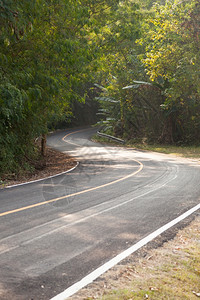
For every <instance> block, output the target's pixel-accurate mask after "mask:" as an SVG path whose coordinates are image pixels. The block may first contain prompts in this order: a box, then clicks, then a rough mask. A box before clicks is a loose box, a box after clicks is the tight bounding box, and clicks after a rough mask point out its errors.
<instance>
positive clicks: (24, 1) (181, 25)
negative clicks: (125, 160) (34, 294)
mask: <svg viewBox="0 0 200 300" xmlns="http://www.w3.org/2000/svg"><path fill="white" fill-rule="evenodd" d="M199 16H200V1H199V0H188V1H187V0H186V1H177V0H168V1H166V3H165V1H163V0H160V1H156V3H155V1H154V0H149V1H145V0H143V1H137V0H124V1H118V0H112V1H111V0H109V1H108V0H98V1H94V0H90V1H88V0H87V1H86V0H79V1H77V0H70V1H66V0H50V1H47V0H38V1H29V0H21V1H15V0H1V1H0V26H1V27H0V28H1V29H0V62H1V63H0V79H1V83H0V149H1V151H0V174H1V173H5V172H7V173H9V172H15V171H17V170H19V169H20V168H21V166H23V168H24V167H25V168H26V167H27V168H28V167H29V161H30V160H31V159H32V158H33V157H34V155H35V144H34V141H35V139H36V138H37V137H39V136H43V137H44V136H45V134H46V133H47V131H48V127H51V128H52V127H53V126H56V124H61V123H62V122H63V121H64V122H65V124H66V123H69V122H72V123H73V124H75V125H81V124H86V123H93V122H95V120H96V111H97V109H98V108H99V105H100V108H99V111H98V114H97V115H98V117H100V116H101V117H102V120H103V123H104V124H107V128H109V130H110V131H111V132H112V133H114V134H116V135H119V136H123V137H125V138H140V139H144V138H145V139H147V140H148V141H159V142H164V143H196V144H197V143H199V138H200V118H199V114H200V78H199V76H200V73H199V70H200V65H199V64H200V63H199V62H200V52H199V49H200V40H199V36H200V20H199ZM22 162H23V164H22Z"/></svg>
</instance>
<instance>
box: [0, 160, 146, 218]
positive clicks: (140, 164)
mask: <svg viewBox="0 0 200 300" xmlns="http://www.w3.org/2000/svg"><path fill="white" fill-rule="evenodd" d="M133 161H135V162H136V163H138V164H139V166H140V167H139V169H138V170H137V171H135V172H133V173H131V174H129V175H127V176H125V177H122V178H119V179H117V180H114V181H111V182H108V183H105V184H102V185H99V186H96V187H93V188H90V189H87V190H83V191H80V192H76V193H73V194H70V195H65V196H62V197H58V198H54V199H51V200H47V201H44V202H39V203H35V204H31V205H28V206H24V207H21V208H17V209H14V210H10V211H5V212H3V213H0V217H3V216H6V215H10V214H13V213H17V212H20V211H24V210H27V209H31V208H35V207H38V206H42V205H45V204H49V203H52V202H58V201H60V200H63V199H67V198H70V197H74V196H78V195H82V194H84V193H88V192H92V191H95V190H98V189H100V188H103V187H107V186H109V185H112V184H115V183H118V182H120V181H123V180H126V179H128V178H130V177H132V176H134V175H136V174H137V173H139V172H140V171H142V169H143V164H142V163H141V162H140V161H138V160H136V159H133Z"/></svg>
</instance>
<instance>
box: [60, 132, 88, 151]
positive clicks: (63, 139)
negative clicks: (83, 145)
mask: <svg viewBox="0 0 200 300" xmlns="http://www.w3.org/2000/svg"><path fill="white" fill-rule="evenodd" d="M88 129H89V128H85V129H80V130H77V131H73V132H70V133H68V134H66V135H65V136H64V137H63V138H62V141H63V142H65V143H68V144H71V145H75V146H78V147H80V145H79V144H76V143H73V142H70V141H66V140H65V138H66V137H68V136H70V135H72V134H75V133H78V132H82V131H87V130H88Z"/></svg>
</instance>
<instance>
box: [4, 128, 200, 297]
mask: <svg viewBox="0 0 200 300" xmlns="http://www.w3.org/2000/svg"><path fill="white" fill-rule="evenodd" d="M94 132H95V129H91V128H85V129H80V130H69V131H67V132H63V131H62V132H57V133H54V134H52V135H51V136H49V138H48V144H49V145H50V146H52V147H54V148H55V149H57V150H59V151H62V152H65V151H66V152H67V153H68V154H70V155H73V156H75V157H76V158H77V160H78V161H79V162H80V163H79V165H78V166H77V168H76V169H74V170H73V171H71V172H70V173H66V174H64V175H60V176H57V177H54V178H49V179H46V180H42V181H39V182H35V183H31V184H27V185H22V186H18V187H13V188H10V189H4V190H0V226H1V233H0V270H1V271H0V299H6V300H9V299H12V300H14V299H19V300H23V299H26V300H27V299H34V300H40V299H41V300H43V299H44V300H46V299H50V298H52V297H54V296H55V295H57V294H59V293H61V292H62V291H63V290H65V289H66V288H67V287H70V286H71V285H72V284H74V283H75V282H77V281H79V280H81V279H82V278H83V277H84V276H85V275H87V274H89V273H90V272H92V271H93V270H95V269H96V268H98V267H99V266H101V265H102V264H104V263H105V262H107V261H108V260H110V259H111V258H113V257H115V256H116V255H118V254H119V253H121V252H122V251H124V250H125V249H127V248H128V247H130V246H131V245H134V244H135V243H137V242H138V241H140V240H141V239H142V238H144V237H145V236H147V235H149V234H150V233H152V232H154V231H155V230H157V229H158V228H160V227H161V226H163V225H165V224H166V223H168V222H170V221H171V220H173V219H175V218H177V217H178V216H180V215H181V214H183V213H184V212H186V211H187V210H189V209H190V208H192V207H194V206H195V205H197V204H199V202H200V201H199V200H200V184H199V182H200V164H199V163H198V162H196V161H192V160H186V159H177V158H173V157H171V156H168V155H164V154H158V153H150V152H143V151H135V150H134V149H125V148H123V147H107V146H104V145H101V144H97V143H93V142H91V141H90V139H89V138H90V137H91V135H92V134H93V133H94Z"/></svg>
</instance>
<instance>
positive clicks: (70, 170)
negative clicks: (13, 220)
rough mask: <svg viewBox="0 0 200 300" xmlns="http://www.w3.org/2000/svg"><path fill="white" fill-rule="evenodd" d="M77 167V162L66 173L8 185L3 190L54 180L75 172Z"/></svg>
mask: <svg viewBox="0 0 200 300" xmlns="http://www.w3.org/2000/svg"><path fill="white" fill-rule="evenodd" d="M78 165H79V162H77V163H76V165H75V166H74V167H73V168H71V169H69V170H67V171H64V172H62V173H58V174H56V175H52V176H48V177H44V178H40V179H37V180H32V181H28V182H23V183H19V184H15V185H8V186H6V187H5V188H6V189H10V188H13V187H18V186H21V185H26V184H29V183H35V182H39V181H42V180H46V179H50V178H54V177H57V176H60V175H64V174H67V173H69V172H72V171H73V170H75V169H76V168H77V167H78Z"/></svg>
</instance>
